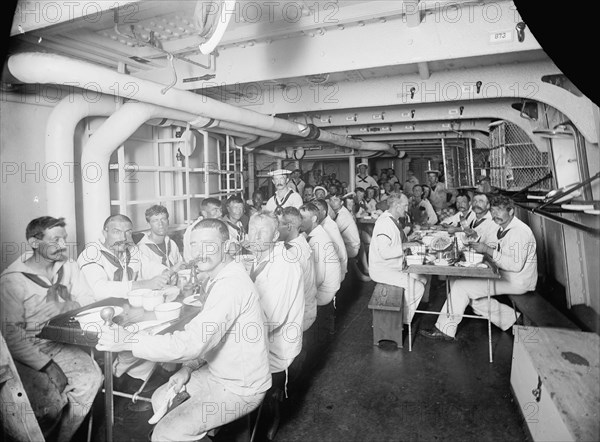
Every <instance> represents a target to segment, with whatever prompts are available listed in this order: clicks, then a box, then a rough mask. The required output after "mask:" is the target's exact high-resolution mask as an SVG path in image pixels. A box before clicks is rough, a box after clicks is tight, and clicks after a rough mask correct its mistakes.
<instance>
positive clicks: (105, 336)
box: [96, 324, 135, 352]
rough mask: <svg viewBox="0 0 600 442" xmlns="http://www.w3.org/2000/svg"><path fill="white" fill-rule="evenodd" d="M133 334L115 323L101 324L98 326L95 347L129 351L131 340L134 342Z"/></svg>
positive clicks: (102, 349) (106, 349) (100, 349)
mask: <svg viewBox="0 0 600 442" xmlns="http://www.w3.org/2000/svg"><path fill="white" fill-rule="evenodd" d="M134 336H135V335H134V334H133V332H131V331H127V330H125V329H124V328H123V327H120V326H118V325H116V324H112V325H111V326H110V327H108V326H106V325H102V326H100V333H99V334H98V344H96V349H97V350H99V351H112V352H120V351H131V349H132V347H133V342H135V338H134Z"/></svg>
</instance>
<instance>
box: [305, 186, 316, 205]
mask: <svg viewBox="0 0 600 442" xmlns="http://www.w3.org/2000/svg"><path fill="white" fill-rule="evenodd" d="M314 200H315V186H313V185H312V184H307V185H306V186H304V193H303V194H302V201H303V202H304V203H305V204H306V203H310V202H313V201H314Z"/></svg>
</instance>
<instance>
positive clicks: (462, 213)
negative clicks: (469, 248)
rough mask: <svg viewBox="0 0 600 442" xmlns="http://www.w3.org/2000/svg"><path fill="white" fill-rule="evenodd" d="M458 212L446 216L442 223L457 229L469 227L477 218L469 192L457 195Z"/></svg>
mask: <svg viewBox="0 0 600 442" xmlns="http://www.w3.org/2000/svg"><path fill="white" fill-rule="evenodd" d="M456 209H457V212H456V213H455V214H454V215H452V216H449V217H447V218H444V219H443V220H442V222H441V224H442V225H443V226H445V227H454V228H457V229H466V228H468V227H469V226H470V225H471V223H472V222H473V220H474V219H475V212H473V210H472V209H471V197H470V196H469V194H468V193H461V194H460V195H458V196H457V197H456Z"/></svg>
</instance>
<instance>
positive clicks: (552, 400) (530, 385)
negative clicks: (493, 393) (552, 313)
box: [510, 326, 600, 441]
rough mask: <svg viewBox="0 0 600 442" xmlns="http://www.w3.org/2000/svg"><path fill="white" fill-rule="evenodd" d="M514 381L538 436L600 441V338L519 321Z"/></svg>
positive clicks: (528, 421) (520, 402) (533, 434)
mask: <svg viewBox="0 0 600 442" xmlns="http://www.w3.org/2000/svg"><path fill="white" fill-rule="evenodd" d="M513 331H514V334H515V340H514V347H513V360H512V367H511V374H510V384H511V388H512V390H513V394H514V396H515V398H516V400H517V402H518V405H519V407H520V409H521V412H522V414H523V417H524V419H525V422H526V424H527V428H528V430H529V433H530V435H531V438H532V439H533V440H534V441H597V440H600V383H599V381H600V366H599V352H600V337H599V336H598V335H597V334H595V333H586V332H581V331H573V330H565V329H556V328H540V327H523V326H514V328H513Z"/></svg>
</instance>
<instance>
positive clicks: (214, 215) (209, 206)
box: [183, 198, 223, 262]
mask: <svg viewBox="0 0 600 442" xmlns="http://www.w3.org/2000/svg"><path fill="white" fill-rule="evenodd" d="M222 216H223V208H222V206H221V201H219V200H218V199H216V198H204V199H203V200H202V204H200V216H199V217H198V219H196V220H195V221H194V222H193V223H192V224H190V225H189V226H188V227H187V229H185V233H184V234H183V259H184V260H185V262H190V261H191V259H192V257H193V256H192V249H191V246H190V238H191V234H192V230H193V229H194V227H195V226H196V224H197V223H199V222H200V221H202V220H203V219H220V218H221V217H222Z"/></svg>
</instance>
